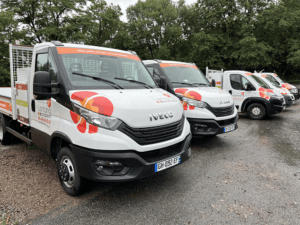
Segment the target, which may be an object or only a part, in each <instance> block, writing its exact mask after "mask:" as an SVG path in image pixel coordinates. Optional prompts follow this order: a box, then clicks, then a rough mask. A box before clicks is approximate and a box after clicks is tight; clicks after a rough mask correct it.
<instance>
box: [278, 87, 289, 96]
mask: <svg viewBox="0 0 300 225" xmlns="http://www.w3.org/2000/svg"><path fill="white" fill-rule="evenodd" d="M279 91H280V93H281V94H282V95H287V92H286V91H285V90H284V89H283V88H279Z"/></svg>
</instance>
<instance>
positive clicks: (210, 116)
mask: <svg viewBox="0 0 300 225" xmlns="http://www.w3.org/2000/svg"><path fill="white" fill-rule="evenodd" d="M143 63H144V64H145V65H146V67H147V68H148V70H149V72H150V73H151V75H152V76H153V77H154V78H155V79H156V80H158V82H159V81H160V79H161V78H164V79H165V80H166V83H167V90H168V91H169V92H170V93H173V94H174V93H175V94H176V95H177V96H178V97H179V98H180V99H181V101H182V104H183V109H184V114H185V116H186V117H187V120H188V121H189V122H190V125H191V131H192V134H193V137H197V136H215V135H218V134H223V133H227V132H230V131H233V130H236V129H237V128H238V127H237V120H238V115H237V110H236V108H235V107H234V103H233V98H232V96H231V95H230V94H228V93H227V92H225V91H223V90H220V89H218V88H216V87H213V86H212V85H211V84H210V82H209V81H208V80H207V78H206V77H205V76H204V74H203V73H202V71H201V70H200V69H199V68H198V67H197V66H196V65H195V64H194V63H185V62H177V61H166V60H144V61H143Z"/></svg>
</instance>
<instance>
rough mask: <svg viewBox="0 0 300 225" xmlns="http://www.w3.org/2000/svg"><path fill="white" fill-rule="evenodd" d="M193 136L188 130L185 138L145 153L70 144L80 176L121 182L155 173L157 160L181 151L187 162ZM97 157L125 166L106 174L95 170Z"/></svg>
mask: <svg viewBox="0 0 300 225" xmlns="http://www.w3.org/2000/svg"><path fill="white" fill-rule="evenodd" d="M191 138H192V136H191V134H189V135H188V136H187V137H186V138H185V139H184V140H183V141H181V142H179V143H177V144H174V145H172V146H169V147H166V148H162V149H156V150H153V151H148V152H143V153H141V152H137V151H135V150H122V151H102V150H90V149H85V148H82V147H80V146H75V145H71V149H72V151H73V153H74V155H75V158H76V163H77V168H78V173H79V175H80V176H82V177H85V178H87V179H90V180H95V181H106V182H121V181H130V180H137V179H141V178H144V177H149V176H152V175H154V174H156V172H155V164H156V163H157V162H161V161H164V160H166V159H169V158H172V157H175V156H178V155H180V164H181V163H183V162H185V161H186V160H188V159H189V158H190V156H191V149H190V147H189V146H190V141H191ZM95 160H103V161H110V162H119V163H121V164H122V165H123V166H124V168H123V169H122V170H120V171H115V172H113V173H112V174H109V175H107V174H106V175H103V174H102V173H103V172H99V171H97V170H96V166H95V165H94V162H95ZM177 165H179V164H177ZM170 168H172V167H170ZM170 168H168V169H170ZM166 170H167V169H166Z"/></svg>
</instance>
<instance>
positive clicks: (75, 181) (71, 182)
mask: <svg viewBox="0 0 300 225" xmlns="http://www.w3.org/2000/svg"><path fill="white" fill-rule="evenodd" d="M57 162H58V165H57V169H58V177H59V180H60V182H61V185H62V187H63V189H64V190H65V192H66V193H67V194H68V195H70V196H78V195H80V194H81V191H82V189H83V178H82V177H80V176H79V174H78V169H77V163H76V160H75V157H74V155H73V153H72V152H71V150H70V149H69V148H68V147H63V148H62V149H61V150H60V152H59V153H58V156H57Z"/></svg>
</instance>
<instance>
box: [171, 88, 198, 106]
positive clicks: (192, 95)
mask: <svg viewBox="0 0 300 225" xmlns="http://www.w3.org/2000/svg"><path fill="white" fill-rule="evenodd" d="M175 93H180V94H182V95H183V96H185V97H187V98H190V99H195V100H197V101H201V99H202V96H201V95H200V94H199V93H198V92H196V91H189V89H186V88H178V89H176V90H175ZM181 103H182V104H183V109H184V110H188V104H187V103H186V102H181ZM194 109H195V106H192V105H190V106H189V110H194Z"/></svg>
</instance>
